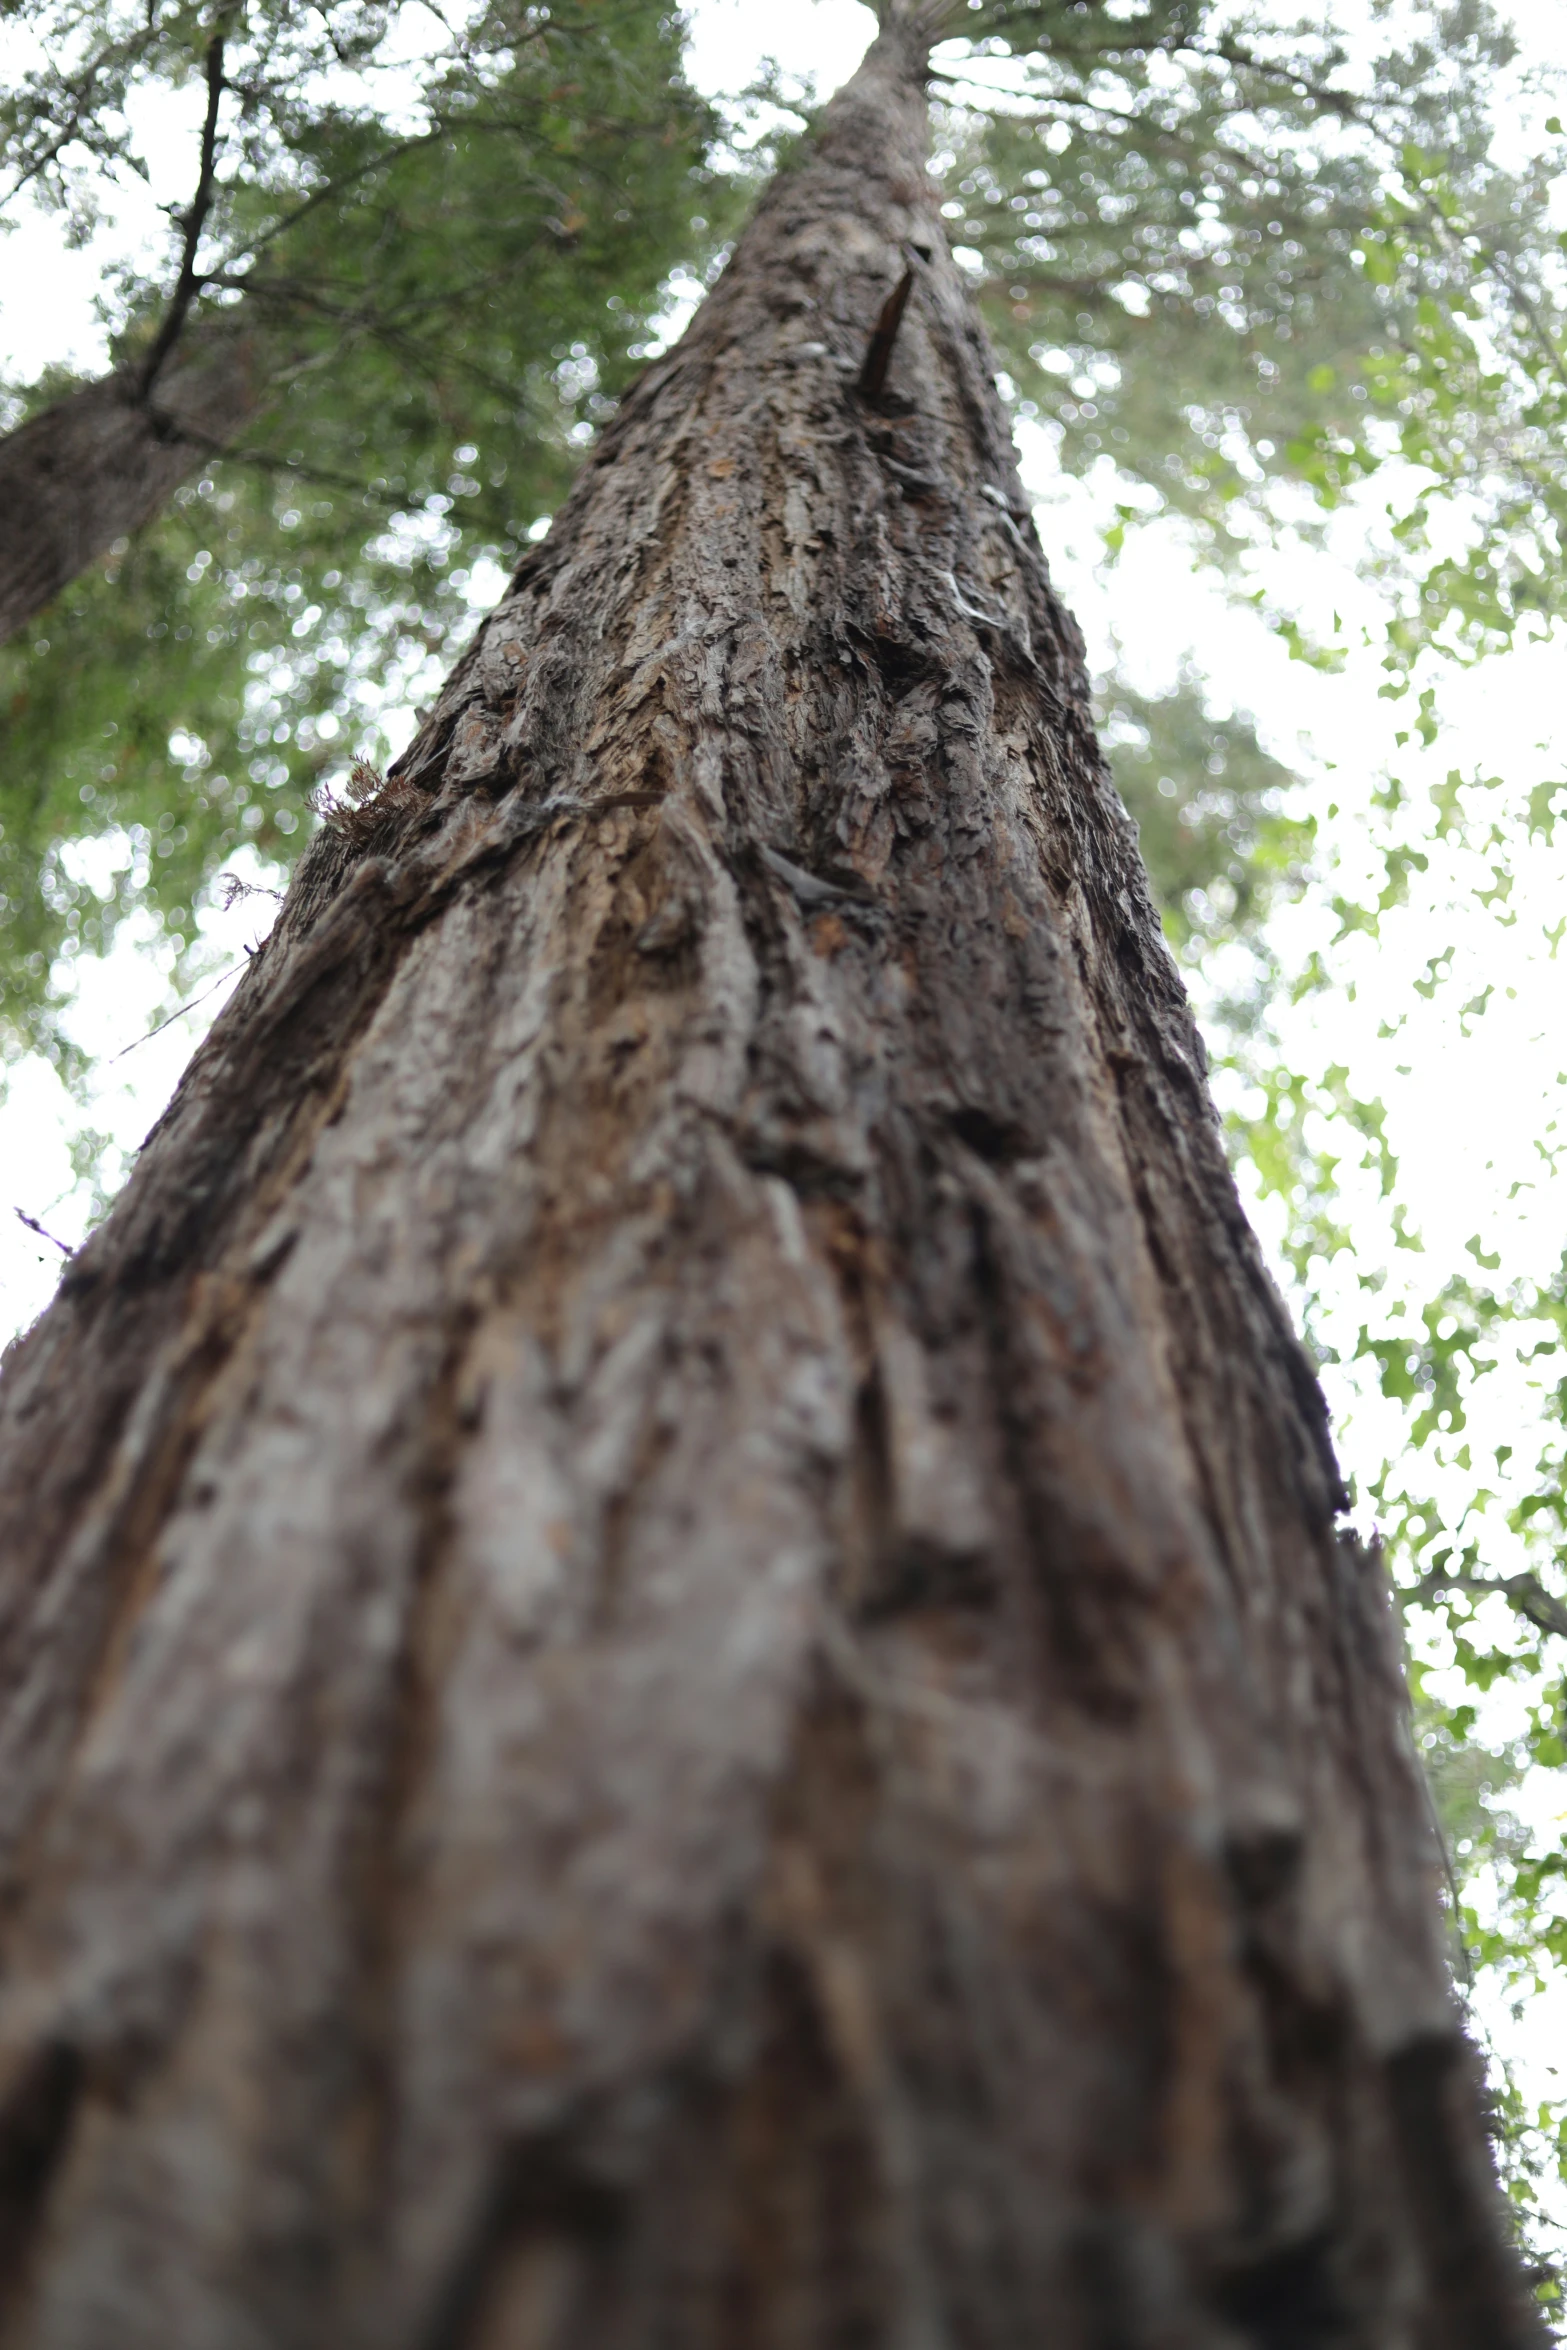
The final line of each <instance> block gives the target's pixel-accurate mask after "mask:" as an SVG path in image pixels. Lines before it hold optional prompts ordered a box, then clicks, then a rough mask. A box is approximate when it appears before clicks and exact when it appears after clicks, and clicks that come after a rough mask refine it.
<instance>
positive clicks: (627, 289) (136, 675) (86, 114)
mask: <svg viewBox="0 0 1567 2350" xmlns="http://www.w3.org/2000/svg"><path fill="white" fill-rule="evenodd" d="M413 18H418V19H419V20H420V21H419V23H417V24H413V25H411V24H410V19H413ZM30 22H31V26H32V29H33V32H34V33H35V35H36V38H37V43H38V47H39V49H40V52H41V60H40V62H39V63H38V64H37V65H36V67H34V68H33V69H32V70H31V71H30V72H28V73H26V74H24V75H22V76H21V77H19V80H18V82H17V84H16V85H15V86H14V87H13V88H12V89H11V90H10V91H9V92H7V93H5V94H4V96H3V99H0V128H3V132H4V135H5V142H6V153H7V155H8V157H9V158H10V159H11V162H12V168H13V173H14V176H15V178H16V180H17V181H18V182H19V183H24V184H25V185H26V186H27V187H29V188H31V189H32V190H33V191H34V193H36V192H37V191H39V190H42V192H43V194H44V195H45V196H46V197H47V198H48V200H49V201H51V202H53V203H54V204H55V205H57V206H58V207H60V208H61V209H63V210H64V211H65V213H66V215H67V217H68V219H69V220H70V221H71V223H72V224H73V226H74V228H75V229H76V230H78V231H79V232H80V233H83V234H85V233H86V232H87V230H88V229H90V227H91V226H92V224H93V221H94V219H95V217H96V215H97V214H98V212H100V211H101V210H103V209H104V208H106V207H107V206H109V205H111V204H112V201H113V195H114V188H115V184H116V177H117V175H120V176H121V177H123V175H124V174H126V173H132V174H134V173H137V172H138V171H139V172H141V173H142V174H143V175H145V172H146V164H145V161H144V158H143V155H142V153H141V148H140V145H139V142H138V138H137V135H136V131H135V123H136V120H137V111H136V100H137V97H138V93H140V94H142V95H145V93H146V90H147V88H148V87H149V86H150V87H152V88H153V90H154V92H155V93H156V94H159V95H161V96H162V97H163V98H164V99H165V100H167V97H168V94H169V92H170V91H174V92H178V91H179V90H180V89H181V87H182V86H184V85H185V84H188V83H190V82H191V81H192V79H193V77H195V76H197V75H198V74H199V71H200V67H201V61H202V57H203V55H204V52H205V45H206V44H207V43H208V42H209V41H210V40H211V39H212V37H213V33H214V28H215V27H217V28H219V29H221V31H222V33H223V36H224V41H225V51H224V70H225V73H226V75H227V77H228V88H227V90H226V92H225V107H224V111H222V112H221V113H220V117H219V120H220V128H221V129H222V132H223V137H222V140H221V143H220V150H219V160H218V173H217V194H216V201H215V203H214V206H213V209H212V212H211V214H210V215H209V218H208V222H207V226H206V229H205V231H204V235H203V239H202V245H201V253H200V269H201V290H200V298H199V300H198V301H197V303H196V304H195V306H194V308H193V311H192V313H191V316H190V318H189V319H188V321H187V322H186V324H185V326H184V329H183V334H184V338H185V340H186V341H187V342H190V341H195V342H197V343H199V341H200V338H201V337H202V336H204V335H210V334H216V333H221V334H243V335H245V336H246V337H248V338H250V340H251V341H252V343H253V344H254V346H255V350H256V361H255V365H256V369H257V372H258V375H259V378H260V380H261V382H262V383H263V385H264V387H265V390H264V395H263V398H262V403H261V407H260V411H259V413H258V415H257V416H256V417H255V419H254V420H253V422H252V424H251V426H250V428H249V429H248V430H247V431H246V432H245V433H244V434H243V436H242V438H241V442H240V445H239V446H238V448H237V449H236V450H235V451H233V452H232V453H231V454H229V455H226V456H225V457H223V458H222V459H221V460H215V461H214V462H213V463H212V464H211V465H210V466H208V467H207V468H206V469H205V471H203V472H202V473H200V474H199V475H198V476H196V477H195V478H194V479H193V480H192V481H191V482H190V483H189V484H188V485H187V486H186V487H185V488H184V489H183V490H181V491H180V492H178V493H177V494H176V496H175V499H174V501H173V503H172V506H171V508H170V510H169V511H168V512H167V513H166V514H165V515H164V516H163V517H162V518H161V519H160V520H159V521H158V522H156V523H155V524H153V525H152V526H150V527H149V528H148V529H146V530H145V531H143V532H142V533H140V534H139V535H138V537H137V539H136V541H135V542H134V543H133V544H130V545H127V546H124V547H123V548H121V549H119V550H117V551H116V552H115V553H114V554H113V555H112V556H111V558H110V560H109V561H108V562H107V563H106V564H102V565H100V566H96V567H94V569H92V570H91V571H89V572H88V573H87V574H86V575H84V576H83V577H81V578H79V579H78V580H77V581H76V582H75V583H74V585H73V586H72V587H71V588H70V589H68V590H67V591H66V592H65V594H63V595H62V596H61V597H60V598H58V599H57V601H56V602H55V604H54V605H53V606H52V607H51V608H50V609H49V610H48V612H47V613H46V614H45V615H44V616H43V618H42V620H41V621H40V622H39V623H38V624H36V625H35V626H34V627H33V628H32V629H30V630H28V631H26V632H25V633H24V634H23V636H22V637H21V638H19V639H17V640H14V641H13V642H12V643H11V644H9V645H7V646H5V647H3V648H0V749H3V769H0V913H3V916H4V922H3V929H0V940H3V945H0V1045H3V1049H4V1051H5V1053H6V1054H7V1055H8V1056H9V1055H12V1054H14V1053H15V1052H16V1051H18V1050H22V1049H28V1048H34V1049H38V1048H41V1049H44V1050H47V1051H51V1052H53V1053H54V1054H55V1055H56V1057H57V1058H60V1059H62V1060H67V1061H68V1057H69V1048H68V1046H67V1044H66V1043H65V1041H64V1037H63V1034H62V1030H61V1025H60V1023H59V1020H58V1018H57V1016H56V1015H57V1012H58V1007H59V1002H60V999H61V995H62V992H63V993H65V994H68V992H69V987H70V960H71V958H72V956H73V955H74V954H75V953H77V952H81V951H88V952H96V951H101V950H102V948H103V947H104V946H105V945H106V944H107V943H108V941H109V939H110V937H111V936H112V934H113V932H114V929H115V927H116V925H117V924H118V922H119V921H121V920H122V919H123V918H124V917H125V915H126V914H127V913H128V912H130V911H131V910H132V909H133V908H137V907H140V908H142V909H143V910H144V911H145V912H146V913H148V914H149V915H150V916H151V917H153V918H154V919H155V920H156V921H157V922H159V923H161V924H162V925H163V926H164V927H165V929H166V931H167V932H168V933H169V934H170V935H172V936H174V937H176V938H184V937H186V936H188V935H189V933H190V930H191V925H192V920H193V916H194V912H195V909H196V907H197V905H198V903H199V901H200V898H201V895H202V893H203V891H204V889H206V888H207V887H208V886H209V884H210V882H211V879H212V876H213V875H214V874H215V873H216V872H217V870H218V869H219V867H220V866H221V865H222V863H223V861H224V860H225V859H226V858H227V857H229V856H230V855H231V854H232V852H233V850H234V848H235V846H236V844H238V843H240V842H242V841H247V840H248V841H250V842H252V843H253V844H254V846H255V847H256V848H257V849H258V850H259V851H261V852H262V853H264V854H266V855H269V856H271V857H274V858H277V859H279V860H280V861H282V862H286V861H287V859H288V857H289V855H290V853H291V852H292V850H293V849H294V848H296V847H297V846H298V845H299V844H300V843H301V842H302V840H303V838H304V837H305V835H304V831H303V830H302V827H303V826H304V825H305V824H306V823H307V821H308V795H309V793H310V791H311V789H312V787H313V785H314V784H315V782H316V781H317V779H318V777H319V776H320V775H321V773H322V770H323V769H324V768H325V767H328V766H330V765H332V764H333V763H335V762H337V761H339V760H344V761H346V760H347V759H348V758H351V757H352V756H353V755H355V754H357V753H358V752H359V751H361V750H365V751H368V752H370V753H371V754H372V755H375V754H376V753H377V752H378V751H379V750H381V749H382V748H383V747H384V746H382V745H381V744H380V743H379V741H378V739H377V729H376V723H375V716H374V713H376V712H378V711H379V710H380V709H381V708H382V707H383V706H385V704H386V703H387V702H388V700H389V699H392V698H395V697H394V695H393V693H391V692H390V691H389V689H394V688H396V687H398V686H403V687H406V688H407V689H408V690H409V691H410V692H411V691H413V690H415V689H416V688H417V686H418V685H419V682H420V680H421V679H422V678H424V677H426V676H428V677H430V678H432V679H434V678H438V677H439V675H440V673H441V671H442V669H443V668H444V667H445V666H447V665H448V664H449V661H450V659H451V657H452V655H453V653H454V651H455V648H456V644H457V642H458V641H459V639H460V637H461V635H462V633H463V632H464V631H465V630H466V629H467V628H468V627H469V626H471V624H472V611H473V602H472V596H473V572H474V565H475V563H476V562H477V561H484V560H486V559H487V560H488V561H489V562H490V563H491V564H492V565H493V564H494V563H499V564H502V565H510V564H511V563H513V562H514V561H515V559H516V555H517V551H518V549H519V547H520V546H521V544H522V543H523V542H524V540H525V537H526V534H527V531H528V529H529V527H530V526H531V525H533V524H534V523H535V521H536V520H537V518H538V517H540V516H542V515H547V514H548V513H549V512H550V511H551V509H552V508H553V507H554V505H555V504H556V503H557V502H558V501H559V498H560V496H561V495H562V493H563V491H564V488H565V486H566V484H567V482H568V481H569V479H570V477H571V474H572V471H573V470H574V468H575V465H576V463H577V462H578V460H579V457H580V454H581V450H582V448H583V447H584V446H585V444H586V443H587V441H588V440H590V439H591V437H592V433H593V431H594V428H595V426H596V424H597V422H598V421H599V419H600V418H601V417H602V416H604V415H605V414H607V413H608V412H609V408H610V405H611V404H612V402H613V400H614V397H615V395H616V393H617V392H618V391H619V390H620V388H621V387H622V386H623V385H624V384H625V382H626V381H627V380H628V378H629V376H630V375H631V374H632V373H633V372H634V371H635V369H636V368H637V366H638V365H639V364H640V361H641V357H642V355H643V353H644V351H645V349H646V347H647V344H648V340H649V337H650V335H651V334H652V332H653V331H654V327H653V322H654V320H655V318H656V317H657V316H658V315H659V314H660V313H661V312H662V310H663V309H664V307H665V305H666V302H667V295H668V285H669V280H670V276H671V273H672V272H673V271H674V270H676V269H677V268H678V267H679V266H681V265H682V264H684V265H687V266H691V267H698V268H700V267H701V266H703V264H704V263H705V261H706V259H707V257H708V256H709V255H710V253H711V251H712V249H713V246H714V242H715V240H716V239H717V238H718V236H719V235H720V234H721V231H722V228H723V226H724V224H725V223H726V221H727V220H728V219H729V218H730V217H731V216H732V214H733V211H734V207H735V203H736V201H737V183H736V181H735V175H734V174H733V173H730V174H729V175H728V176H727V177H726V176H725V175H723V174H721V173H720V172H719V171H718V170H717V169H716V166H715V160H714V144H715V138H716V122H715V118H714V116H713V114H712V112H711V110H710V109H709V108H707V107H706V106H705V105H704V104H702V103H701V102H700V101H699V100H698V99H697V98H696V97H695V96H694V95H693V93H692V92H691V91H690V89H689V87H688V86H687V84H686V82H685V80H684V77H683V72H682V33H681V28H680V25H679V23H678V20H677V19H676V17H675V16H674V14H673V12H672V11H671V10H670V9H668V8H667V7H663V6H656V5H649V4H648V0H551V5H549V6H548V7H534V6H525V5H521V4H518V5H512V0H500V4H499V5H496V6H488V5H486V6H483V7H481V8H480V9H479V10H478V11H477V12H476V13H474V14H472V15H470V16H469V17H468V19H467V20H466V21H462V22H459V23H457V24H456V26H455V27H453V26H452V25H449V24H448V23H447V21H446V20H445V19H443V18H441V17H440V16H439V15H438V14H435V15H431V14H429V13H428V12H421V11H418V10H414V9H410V8H402V9H399V8H394V7H379V6H374V5H371V6H363V5H358V4H354V5H347V6H340V7H335V8H334V7H329V8H327V9H326V10H321V9H316V8H305V7H300V6H297V5H295V4H294V0H248V4H247V5H245V6H243V7H235V8H231V9H227V10H220V11H219V12H218V13H217V15H216V16H214V14H213V13H212V12H211V11H210V10H204V9H199V8H195V7H189V6H183V5H176V6H163V7H160V6H158V5H156V0H154V5H152V6H151V7H147V8H143V7H142V6H141V5H138V6H137V7H135V8H134V9H124V8H120V7H118V6H116V5H114V4H113V0H109V4H108V5H105V4H104V0H56V4H54V5H51V6H49V7H46V8H44V9H42V10H38V11H33V12H32V13H31V17H30ZM425 25H434V27H435V29H436V33H437V34H438V36H439V37H438V39H436V40H435V41H434V42H433V43H430V44H428V45H426V46H425V47H423V48H422V49H418V50H416V53H415V54H414V55H413V56H412V57H411V58H410V57H409V55H408V49H409V45H410V42H411V40H412V39H413V37H414V35H416V34H421V33H422V28H423V26H425ZM155 119H161V117H158V118H155ZM176 225H178V224H176ZM173 268H174V264H173V261H172V259H171V261H170V263H169V265H168V267H167V269H162V270H160V269H157V268H151V267H149V269H148V270H147V271H146V272H145V273H144V274H137V273H135V272H133V271H131V270H130V269H129V268H123V269H121V270H120V271H119V272H118V274H117V276H116V278H115V280H114V281H113V282H112V283H111V284H109V285H107V286H106V287H105V290H104V295H103V308H104V311H105V315H106V318H107V319H108V321H109V323H110V325H111V326H112V329H113V345H114V350H115V352H116V354H117V356H118V357H119V359H120V360H121V361H122V362H123V363H125V364H132V363H134V361H135V359H136V357H137V355H138V354H139V352H141V351H142V350H144V349H145V348H146V347H147V346H148V345H149V344H150V343H151V341H152V339H153V337H154V336H155V335H156V333H157V331H158V327H159V321H160V318H161V317H162V316H163V315H164V312H165V307H166V305H167V304H168V302H169V300H170V285H171V280H172V276H173ZM66 388H67V386H66V384H65V383H64V382H63V381H62V379H61V377H60V375H59V373H58V371H50V372H49V373H47V374H46V375H45V376H44V377H43V378H42V379H41V380H40V381H39V382H37V383H35V384H32V385H29V386H26V387H23V388H21V389H19V390H17V391H16V392H15V393H14V394H13V398H12V414H13V421H15V420H16V419H17V418H19V417H20V416H22V415H23V414H24V413H28V412H31V411H33V410H36V409H37V408H39V407H41V406H43V405H45V404H46V403H47V402H48V401H50V400H52V399H54V398H57V397H59V396H60V394H61V392H62V390H64V389H66ZM479 576H480V580H481V581H482V580H483V579H484V578H485V576H486V574H485V573H484V572H483V571H481V572H480V575H479ZM497 586H498V575H497ZM361 713H363V714H361Z"/></svg>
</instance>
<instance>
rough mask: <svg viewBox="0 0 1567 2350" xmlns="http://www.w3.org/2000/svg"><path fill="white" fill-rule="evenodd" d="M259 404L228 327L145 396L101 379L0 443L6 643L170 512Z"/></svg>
mask: <svg viewBox="0 0 1567 2350" xmlns="http://www.w3.org/2000/svg"><path fill="white" fill-rule="evenodd" d="M258 396H259V386H258V383H257V380H256V374H255V353H254V349H253V347H252V343H251V341H250V338H249V337H248V336H246V335H244V334H241V333H237V332H235V331H233V330H231V329H226V328H225V329H221V330H219V331H217V332H216V333H213V334H209V335H208V336H207V337H206V338H204V339H201V340H197V341H196V342H195V343H194V344H193V346H192V348H191V349H189V350H188V351H186V352H185V353H184V355H183V356H182V357H181V358H179V359H178V360H177V361H175V362H174V363H172V364H171V365H170V366H169V367H168V369H167V371H166V372H165V373H163V374H162V375H160V376H159V378H158V381H157V383H156V384H155V385H154V386H153V387H152V389H151V391H150V392H148V393H146V394H143V393H141V392H140V391H139V390H138V388H137V386H136V385H135V383H134V382H133V381H132V380H131V379H130V378H129V377H127V376H123V375H108V376H104V377H103V378H102V379H101V380H100V381H99V382H97V383H91V384H85V385H84V386H83V387H82V389H81V390H80V391H78V392H72V393H71V394H70V395H69V396H68V397H67V398H66V399H64V400H59V401H56V403H55V405H54V406H53V407H52V408H45V409H43V410H42V411H41V412H40V414H38V415H37V416H34V417H31V418H30V419H29V420H28V422H27V423H26V424H24V425H21V426H19V427H18V429H17V430H16V431H15V432H13V433H8V434H7V435H6V436H5V438H4V439H0V644H3V643H4V642H5V640H6V638H7V637H11V636H14V635H15V634H16V632H17V630H18V629H19V628H25V627H26V625H27V623H28V621H29V620H32V619H34V618H35V617H36V616H37V614H38V613H40V612H41V611H42V610H43V609H44V607H45V605H46V604H49V603H51V602H52V601H53V599H54V598H55V597H56V596H57V595H58V594H59V592H60V590H61V589H62V588H63V587H66V586H68V585H69V583H70V582H71V581H72V580H73V579H75V578H76V577H77V575H78V573H79V572H82V571H85V570H86V568H87V566H88V564H89V563H92V562H94V561H96V559H97V557H98V556H100V555H102V554H105V553H107V551H108V549H109V548H110V547H112V546H113V544H114V542H115V540H116V539H118V538H123V537H125V536H126V535H127V534H128V533H129V532H131V531H133V530H139V529H140V528H141V525H142V524H143V523H144V522H150V521H151V519H152V517H153V516H154V515H155V514H157V513H159V512H161V510H162V508H163V507H164V506H166V505H167V503H168V501H169V499H170V497H171V496H172V495H173V493H174V491H175V490H177V489H178V488H179V485H180V483H181V482H182V481H186V480H188V479H189V477H190V475H191V474H193V473H195V472H197V471H198V469H199V468H200V467H201V466H203V465H205V464H206V463H207V462H208V460H209V459H210V458H211V457H212V456H213V454H214V453H215V452H216V451H218V450H220V449H224V448H227V447H228V446H229V445H230V443H231V442H232V441H233V440H234V439H235V437H236V435H237V434H238V433H239V432H240V431H241V430H242V428H243V427H244V426H245V425H246V424H247V423H248V422H249V421H250V418H251V417H252V416H253V415H254V413H255V409H256V403H257V399H258Z"/></svg>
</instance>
